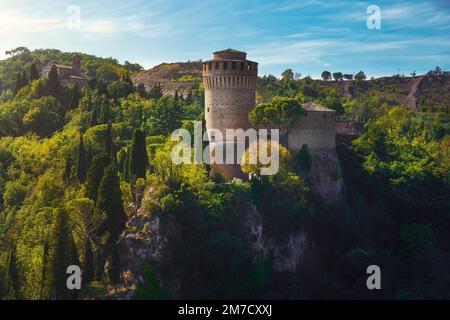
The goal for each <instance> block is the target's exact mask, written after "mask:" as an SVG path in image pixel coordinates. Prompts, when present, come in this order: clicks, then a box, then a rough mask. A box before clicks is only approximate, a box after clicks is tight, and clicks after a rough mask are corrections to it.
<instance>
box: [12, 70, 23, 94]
mask: <svg viewBox="0 0 450 320" xmlns="http://www.w3.org/2000/svg"><path fill="white" fill-rule="evenodd" d="M23 86H24V85H23V78H22V75H21V74H20V73H18V74H17V76H16V82H15V84H14V94H17V92H19V90H20V89H22V87H23Z"/></svg>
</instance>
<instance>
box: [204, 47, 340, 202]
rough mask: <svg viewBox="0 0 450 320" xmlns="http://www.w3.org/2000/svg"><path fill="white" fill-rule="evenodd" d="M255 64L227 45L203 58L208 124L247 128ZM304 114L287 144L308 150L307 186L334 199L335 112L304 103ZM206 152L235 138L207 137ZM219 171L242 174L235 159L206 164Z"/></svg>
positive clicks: (252, 104) (336, 189)
mask: <svg viewBox="0 0 450 320" xmlns="http://www.w3.org/2000/svg"><path fill="white" fill-rule="evenodd" d="M257 76H258V63H256V62H253V61H249V60H247V54H246V53H245V52H240V51H236V50H232V49H227V50H223V51H218V52H215V53H214V57H213V59H212V60H209V61H205V62H203V84H204V87H205V118H206V127H207V129H218V130H220V131H221V132H222V133H223V134H225V132H226V129H244V130H246V129H248V128H250V123H249V120H248V114H249V112H250V111H251V110H252V109H253V108H254V107H255V95H256V81H257ZM302 107H303V109H304V111H305V113H304V114H303V115H301V116H300V117H299V118H298V120H297V121H296V123H295V124H294V125H293V127H292V128H291V129H290V131H289V133H288V135H287V137H285V138H284V139H287V141H286V145H287V147H288V149H289V151H290V152H291V154H292V155H293V156H295V155H296V154H297V152H298V151H299V150H300V149H301V148H302V146H303V145H307V146H308V150H309V152H310V155H311V173H310V180H311V181H312V188H313V191H314V192H315V193H316V194H319V195H320V196H322V198H324V199H325V200H326V201H330V202H331V201H334V200H337V199H338V198H339V197H340V196H341V195H342V192H343V184H342V180H341V179H340V178H339V176H340V174H339V161H338V158H337V154H336V144H335V143H336V142H335V139H336V112H335V111H334V110H331V109H328V108H325V107H323V106H320V105H317V104H314V103H306V104H304V105H303V106H302ZM209 141H210V152H211V155H214V152H215V148H217V147H218V146H222V147H223V150H224V151H225V148H226V145H227V144H229V143H233V144H234V141H226V137H223V139H222V140H218V139H217V138H216V137H214V136H213V135H210V136H209ZM216 172H217V173H221V174H223V175H225V176H228V177H230V178H233V177H237V178H243V174H242V171H241V170H240V166H239V165H238V164H235V165H225V164H223V165H221V164H214V165H212V166H211V174H214V173H216Z"/></svg>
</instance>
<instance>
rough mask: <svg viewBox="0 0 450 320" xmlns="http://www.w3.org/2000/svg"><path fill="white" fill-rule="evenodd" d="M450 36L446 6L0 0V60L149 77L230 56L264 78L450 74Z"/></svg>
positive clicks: (445, 2) (308, 0)
mask: <svg viewBox="0 0 450 320" xmlns="http://www.w3.org/2000/svg"><path fill="white" fill-rule="evenodd" d="M71 5H76V6H78V7H79V8H80V18H81V19H80V27H79V29H76V28H75V29H74V28H68V26H67V23H68V20H69V19H70V17H71V15H70V13H68V11H67V10H68V7H69V6H71ZM369 5H377V6H378V7H379V8H380V9H381V29H373V30H370V29H368V28H367V23H366V20H367V17H368V16H369V14H368V13H367V8H368V6H369ZM69 21H70V20H69ZM449 35H450V1H449V0H435V1H381V0H372V1H326V0H323V1H321V0H303V1H302V0H297V1H292V0H278V1H267V0H266V1H262V0H245V1H244V0H239V1H238V0H215V1H214V0H210V1H202V0H198V1H192V0H191V1H185V0H147V1H136V0H130V1H123V0H120V1H119V0H110V1H93V0H90V1H87V0H81V1H77V0H72V1H54V0H34V1H30V0H14V1H11V0H0V59H3V58H5V57H6V56H5V55H4V52H5V51H6V50H9V49H12V48H15V47H18V46H26V47H28V48H30V49H36V48H57V49H60V50H64V51H80V52H85V53H92V54H95V55H98V56H103V57H114V58H117V59H119V61H121V62H124V61H125V60H128V61H130V62H137V63H140V64H141V65H143V66H144V67H145V68H149V67H152V66H154V65H156V64H159V63H161V62H176V61H187V60H198V59H203V60H206V59H209V58H210V57H211V53H212V52H213V51H216V50H220V49H225V48H229V47H231V48H235V49H239V50H243V51H246V52H248V58H249V59H251V60H254V61H258V62H259V63H260V69H259V73H260V75H263V74H265V73H267V74H268V73H272V74H275V75H279V74H280V73H281V72H282V71H283V70H284V69H286V68H292V69H293V70H294V71H296V72H299V73H301V74H302V75H303V76H305V75H311V76H313V77H319V76H320V74H321V72H322V71H323V70H329V71H331V72H333V71H342V72H345V73H355V72H358V71H359V70H364V71H365V72H366V74H367V75H368V76H374V77H378V76H383V75H392V74H394V73H397V72H398V71H400V73H405V74H409V72H411V71H412V70H416V71H417V73H424V72H426V71H428V70H429V69H431V68H433V67H434V66H436V65H439V66H441V67H442V68H444V69H447V70H448V69H450V36H449Z"/></svg>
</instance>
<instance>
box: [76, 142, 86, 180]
mask: <svg viewBox="0 0 450 320" xmlns="http://www.w3.org/2000/svg"><path fill="white" fill-rule="evenodd" d="M86 165H87V164H86V151H85V150H84V143H83V135H80V142H79V144H78V156H77V179H78V182H79V183H84V181H85V180H86V171H87V170H86Z"/></svg>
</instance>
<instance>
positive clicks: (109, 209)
mask: <svg viewBox="0 0 450 320" xmlns="http://www.w3.org/2000/svg"><path fill="white" fill-rule="evenodd" d="M96 208H97V209H100V210H103V211H104V212H105V213H106V219H105V221H104V222H103V223H102V225H101V227H100V232H109V235H110V238H109V241H110V242H115V241H116V240H117V238H118V237H119V235H120V233H122V231H123V230H124V228H125V222H126V220H127V215H126V214H125V211H124V209H123V204H122V193H121V191H120V182H119V177H118V174H117V169H116V167H115V166H114V164H110V165H109V166H107V167H106V168H105V170H104V171H103V177H102V180H101V181H100V186H99V189H98V195H97V203H96Z"/></svg>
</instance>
